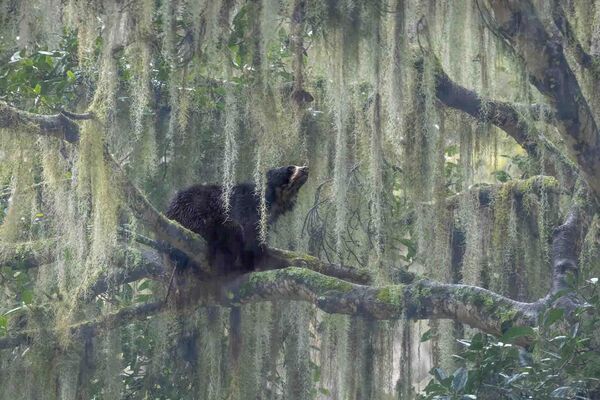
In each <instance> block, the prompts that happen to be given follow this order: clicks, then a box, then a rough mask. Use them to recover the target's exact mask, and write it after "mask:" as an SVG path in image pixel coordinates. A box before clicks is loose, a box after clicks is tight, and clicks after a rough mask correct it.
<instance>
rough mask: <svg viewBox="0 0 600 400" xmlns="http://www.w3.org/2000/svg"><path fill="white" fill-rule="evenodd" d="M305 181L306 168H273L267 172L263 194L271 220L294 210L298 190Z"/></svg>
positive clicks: (306, 176) (292, 166) (306, 177)
mask: <svg viewBox="0 0 600 400" xmlns="http://www.w3.org/2000/svg"><path fill="white" fill-rule="evenodd" d="M307 179H308V167H307V166H304V167H299V166H296V165H290V166H287V167H280V168H274V169H271V170H269V171H268V172H267V187H266V193H265V194H266V200H267V205H268V206H269V212H270V214H271V219H272V220H273V219H274V218H277V217H278V216H279V215H281V214H283V213H285V212H287V211H290V210H291V209H292V208H294V205H295V204H296V197H297V196H298V190H300V188H301V187H302V185H304V183H305V182H306V180H307ZM272 222H273V221H272Z"/></svg>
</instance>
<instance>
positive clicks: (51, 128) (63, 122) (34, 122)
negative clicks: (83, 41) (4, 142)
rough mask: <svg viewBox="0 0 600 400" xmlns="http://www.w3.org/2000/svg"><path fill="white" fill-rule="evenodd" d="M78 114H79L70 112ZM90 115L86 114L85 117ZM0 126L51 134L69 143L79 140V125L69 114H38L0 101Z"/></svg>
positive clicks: (43, 134) (87, 117)
mask: <svg viewBox="0 0 600 400" xmlns="http://www.w3.org/2000/svg"><path fill="white" fill-rule="evenodd" d="M70 114H71V115H73V116H80V117H81V115H80V114H72V113H70ZM90 118H92V116H91V115H90V114H87V115H86V116H85V118H79V119H90ZM0 128H5V129H19V130H23V129H25V130H30V131H32V132H33V133H36V134H38V135H42V136H52V137H56V138H59V139H62V140H65V141H67V142H69V143H77V142H78V141H79V125H77V123H76V122H74V121H73V120H71V119H70V118H69V116H67V115H65V114H63V113H60V114H56V115H39V114H32V113H29V112H26V111H22V110H19V109H16V108H14V107H12V106H10V105H8V104H7V103H5V102H3V101H0Z"/></svg>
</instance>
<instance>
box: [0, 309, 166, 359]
mask: <svg viewBox="0 0 600 400" xmlns="http://www.w3.org/2000/svg"><path fill="white" fill-rule="evenodd" d="M164 307H165V304H164V303H163V302H155V303H143V304H139V305H135V306H132V307H127V308H123V309H121V310H119V311H116V312H114V313H109V314H106V315H104V316H102V317H100V318H98V319H95V320H91V321H84V322H78V323H76V324H73V325H71V326H69V327H68V328H67V329H68V330H69V334H70V335H72V336H74V337H81V336H86V337H92V336H97V335H99V334H100V333H102V332H103V330H109V329H112V328H114V327H117V326H121V325H126V324H129V323H131V322H132V321H135V320H143V319H145V318H147V317H149V316H151V315H154V314H156V313H158V312H160V311H162V310H163V309H164ZM39 335H40V332H39V331H37V330H36V331H33V330H28V331H23V332H18V333H15V334H12V335H11V334H10V333H9V335H7V336H4V337H0V349H9V348H13V347H16V346H19V345H22V344H30V343H32V342H33V341H34V338H35V337H38V338H39V337H40V336H39ZM43 340H47V338H44V339H43Z"/></svg>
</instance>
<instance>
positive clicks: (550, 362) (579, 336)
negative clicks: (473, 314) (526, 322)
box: [420, 279, 600, 400]
mask: <svg viewBox="0 0 600 400" xmlns="http://www.w3.org/2000/svg"><path fill="white" fill-rule="evenodd" d="M597 282H598V281H597V280H596V279H590V280H588V281H587V282H586V285H584V286H583V287H582V288H580V290H579V295H580V296H581V299H582V305H581V306H579V307H577V308H576V309H575V310H574V311H573V312H572V314H571V315H566V314H565V312H564V310H563V309H559V308H551V309H549V310H547V311H546V313H545V314H544V317H543V319H542V321H541V322H542V325H541V327H540V329H541V330H542V332H543V334H541V335H536V334H535V331H534V329H532V328H529V327H518V328H517V327H513V328H510V329H508V330H507V331H506V332H505V333H504V335H503V336H502V337H501V338H500V339H496V338H494V337H492V336H490V335H485V334H482V333H477V334H475V335H474V336H473V337H472V338H471V339H470V340H459V342H460V343H461V344H462V345H463V346H464V350H463V351H462V352H461V353H460V354H458V355H455V356H454V357H455V358H456V360H458V362H459V363H461V364H462V365H463V367H461V368H459V369H457V370H456V371H455V372H454V373H453V374H452V375H451V376H448V375H447V373H446V372H445V371H444V370H442V369H441V368H434V369H432V370H431V372H430V373H431V375H432V376H433V377H434V378H433V379H432V380H431V381H430V382H429V384H428V385H427V387H426V388H425V391H424V393H423V394H422V395H421V396H420V399H422V400H425V399H438V400H441V399H448V400H449V399H476V398H479V399H491V398H493V399H508V400H517V399H554V398H556V399H581V400H583V399H596V398H597V397H596V396H598V394H600V379H598V377H599V376H600V350H599V349H600V347H599V345H600V338H599V337H598V334H597V332H598V329H600V299H599V298H600V296H599V294H600V288H599V286H600V285H598V283H597ZM424 336H425V335H424ZM525 336H528V337H531V338H534V340H533V342H532V344H531V345H530V346H529V347H528V349H529V351H528V350H525V349H522V348H520V347H518V346H517V345H514V344H511V343H512V342H515V341H516V340H517V339H518V338H522V337H525ZM424 339H429V337H425V338H424ZM463 382H464V383H463Z"/></svg>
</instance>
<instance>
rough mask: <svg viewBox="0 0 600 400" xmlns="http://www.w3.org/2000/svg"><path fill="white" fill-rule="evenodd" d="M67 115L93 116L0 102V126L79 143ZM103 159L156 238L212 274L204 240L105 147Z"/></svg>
mask: <svg viewBox="0 0 600 400" xmlns="http://www.w3.org/2000/svg"><path fill="white" fill-rule="evenodd" d="M71 118H74V119H78V120H82V119H90V118H93V114H91V113H89V114H74V113H70V112H66V111H63V112H62V113H61V114H57V115H39V114H32V113H28V112H25V111H21V110H18V109H16V108H14V107H12V106H10V105H8V104H7V103H5V102H0V128H7V129H19V130H27V131H29V132H31V133H33V134H38V135H43V136H52V137H57V138H59V139H62V140H66V141H67V142H69V143H74V144H76V143H78V142H79V137H80V128H79V125H78V124H77V123H76V122H74V121H73V120H72V119H71ZM104 158H105V161H106V162H107V164H108V165H109V166H110V167H111V169H112V171H113V174H114V178H115V180H116V182H118V184H119V186H120V188H121V191H122V192H123V193H124V194H125V196H126V198H127V199H128V200H129V201H128V204H129V206H130V207H131V209H132V210H133V211H134V213H135V214H136V215H137V217H138V218H139V219H140V221H142V222H143V223H144V224H145V225H146V226H147V227H148V228H149V229H151V230H152V231H153V232H155V233H156V235H157V238H158V239H159V240H163V241H165V242H167V243H169V244H170V245H171V246H173V247H175V248H177V249H179V250H181V251H182V252H183V253H185V255H186V256H187V257H188V258H189V259H190V260H192V261H193V262H194V263H195V264H196V265H197V267H198V269H199V270H200V271H201V272H202V273H203V274H206V275H208V276H214V275H216V274H217V272H216V271H213V270H212V269H211V268H210V267H209V265H208V262H207V259H206V256H205V254H206V242H205V241H204V239H202V238H201V237H200V236H199V235H197V234H195V233H194V232H192V231H190V230H188V229H186V228H184V227H182V226H181V225H179V224H178V223H177V222H174V221H171V220H170V219H168V218H167V217H165V216H164V215H163V214H162V213H160V212H158V210H156V208H154V206H153V205H152V204H150V202H149V201H148V200H147V199H146V197H145V196H144V195H143V194H142V193H141V192H140V191H139V190H138V188H136V187H135V186H134V185H133V184H132V183H131V181H129V179H128V178H127V176H126V174H125V172H124V171H123V170H122V168H121V166H120V165H119V164H118V163H117V162H116V161H115V159H114V158H113V157H112V155H111V154H110V153H109V151H108V149H106V148H105V150H104Z"/></svg>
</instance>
